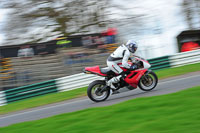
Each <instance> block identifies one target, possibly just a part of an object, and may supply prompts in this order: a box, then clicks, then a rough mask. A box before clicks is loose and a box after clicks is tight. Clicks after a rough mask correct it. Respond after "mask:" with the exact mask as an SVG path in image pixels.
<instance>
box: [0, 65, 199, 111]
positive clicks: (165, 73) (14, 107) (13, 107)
mask: <svg viewBox="0 0 200 133" xmlns="http://www.w3.org/2000/svg"><path fill="white" fill-rule="evenodd" d="M195 71H200V63H197V64H192V65H186V66H182V67H177V68H169V69H163V70H158V71H156V74H157V75H158V78H159V79H163V78H167V77H172V76H177V75H182V74H186V73H189V72H195ZM86 88H87V87H85V88H80V89H76V90H72V91H67V92H62V93H54V94H48V95H45V96H39V97H34V98H30V99H26V100H23V101H17V102H14V103H10V104H8V105H5V106H1V107H0V114H6V113H10V112H14V111H19V110H24V109H29V108H33V107H38V106H42V105H46V104H50V103H56V102H61V101H64V100H68V99H73V98H77V97H80V96H84V95H86Z"/></svg>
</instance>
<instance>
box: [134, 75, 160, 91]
mask: <svg viewBox="0 0 200 133" xmlns="http://www.w3.org/2000/svg"><path fill="white" fill-rule="evenodd" d="M157 83H158V77H157V75H156V74H155V73H154V72H152V71H150V72H149V73H147V74H145V75H143V76H142V77H141V79H140V81H139V84H138V86H139V88H140V89H141V90H143V91H151V90H153V89H154V88H155V87H156V86H157Z"/></svg>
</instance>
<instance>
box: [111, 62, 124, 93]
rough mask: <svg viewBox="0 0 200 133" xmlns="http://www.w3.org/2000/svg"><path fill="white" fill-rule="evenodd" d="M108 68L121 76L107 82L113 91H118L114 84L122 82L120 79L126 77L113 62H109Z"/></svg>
mask: <svg viewBox="0 0 200 133" xmlns="http://www.w3.org/2000/svg"><path fill="white" fill-rule="evenodd" d="M107 65H108V67H109V68H110V69H111V70H112V71H114V72H115V73H116V74H119V75H118V76H116V77H113V78H112V79H110V80H109V81H108V82H107V85H108V86H110V87H111V88H112V89H116V87H115V86H114V85H113V84H114V83H118V82H119V81H120V78H122V77H124V72H123V70H122V69H121V68H120V67H119V66H118V65H117V64H116V63H115V62H113V61H107Z"/></svg>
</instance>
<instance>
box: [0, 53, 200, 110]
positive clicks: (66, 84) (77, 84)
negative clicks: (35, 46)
mask: <svg viewBox="0 0 200 133" xmlns="http://www.w3.org/2000/svg"><path fill="white" fill-rule="evenodd" d="M148 61H149V62H150V64H151V66H152V68H151V69H152V70H158V69H163V68H168V67H177V66H181V65H185V64H192V63H197V62H200V50H194V51H190V52H184V53H178V54H175V55H172V56H163V57H159V58H154V59H150V60H148ZM102 78H103V77H100V76H96V75H93V74H84V73H79V74H75V75H71V76H66V77H62V78H58V79H55V80H49V81H45V82H40V83H36V84H32V85H27V86H22V87H18V88H14V89H9V90H6V91H0V106H2V105H5V104H7V103H10V102H14V101H17V100H22V99H26V98H30V97H35V96H40V95H44V94H48V93H55V92H62V91H69V90H73V89H77V88H81V87H86V86H88V85H89V83H91V82H92V81H93V80H97V79H102Z"/></svg>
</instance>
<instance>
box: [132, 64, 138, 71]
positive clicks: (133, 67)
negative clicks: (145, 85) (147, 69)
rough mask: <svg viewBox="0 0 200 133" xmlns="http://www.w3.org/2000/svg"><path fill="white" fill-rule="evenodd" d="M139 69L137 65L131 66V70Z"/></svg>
mask: <svg viewBox="0 0 200 133" xmlns="http://www.w3.org/2000/svg"><path fill="white" fill-rule="evenodd" d="M135 69H138V66H137V65H136V64H133V65H131V67H130V70H135Z"/></svg>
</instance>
